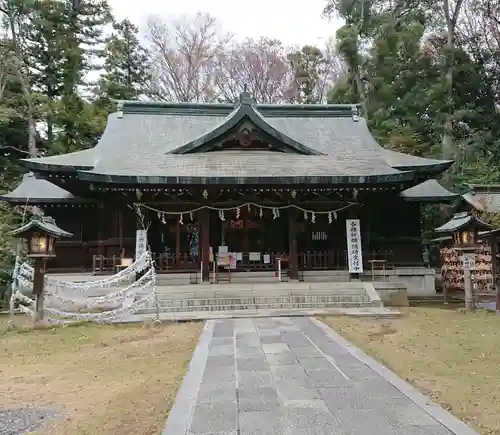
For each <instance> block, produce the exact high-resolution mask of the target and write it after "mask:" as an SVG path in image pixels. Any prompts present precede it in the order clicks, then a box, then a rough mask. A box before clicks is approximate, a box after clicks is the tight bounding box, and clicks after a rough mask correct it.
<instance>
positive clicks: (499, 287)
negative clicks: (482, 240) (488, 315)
mask: <svg viewBox="0 0 500 435" xmlns="http://www.w3.org/2000/svg"><path fill="white" fill-rule="evenodd" d="M497 244H498V240H497V237H496V234H493V235H491V236H490V247H491V275H492V276H493V288H494V289H495V293H496V311H497V313H499V314H500V279H499V278H498V276H497V274H498V271H497V254H498V249H497Z"/></svg>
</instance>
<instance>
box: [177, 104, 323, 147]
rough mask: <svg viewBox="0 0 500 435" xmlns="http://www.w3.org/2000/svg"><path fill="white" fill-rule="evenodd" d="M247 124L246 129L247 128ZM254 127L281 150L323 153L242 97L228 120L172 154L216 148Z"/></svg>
mask: <svg viewBox="0 0 500 435" xmlns="http://www.w3.org/2000/svg"><path fill="white" fill-rule="evenodd" d="M245 124H246V130H245ZM252 127H255V128H256V129H258V130H260V132H261V133H263V134H264V136H268V139H270V142H272V143H273V145H274V146H276V147H278V148H279V149H280V150H281V151H284V152H287V151H288V152H290V151H294V152H295V153H297V154H305V155H321V154H322V153H320V152H319V151H316V150H314V149H312V148H310V147H308V146H306V145H304V144H302V143H300V142H298V141H296V140H295V139H292V138H291V137H289V136H287V135H286V134H285V133H283V132H281V131H279V130H278V129H276V128H274V127H273V126H272V125H271V124H269V123H268V122H267V121H266V120H265V118H264V117H263V116H262V115H261V114H260V113H259V112H258V111H257V110H256V108H255V106H254V104H253V102H252V101H251V100H250V99H246V98H242V97H240V104H239V105H238V107H237V108H236V110H234V111H233V113H231V115H229V117H228V118H226V120H225V121H224V122H223V123H222V124H220V125H218V126H217V127H216V128H214V129H213V130H211V131H209V132H207V133H206V134H204V135H203V136H200V137H198V138H196V139H194V140H192V141H190V142H188V143H186V144H184V145H182V146H181V147H179V148H176V149H174V150H172V151H170V154H189V153H195V152H203V151H208V150H211V149H214V148H215V147H217V145H218V140H220V139H221V138H222V137H224V136H226V137H227V136H228V135H230V134H231V133H236V132H240V133H242V134H243V135H244V134H245V131H250V130H251V129H252Z"/></svg>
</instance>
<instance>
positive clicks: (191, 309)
mask: <svg viewBox="0 0 500 435" xmlns="http://www.w3.org/2000/svg"><path fill="white" fill-rule="evenodd" d="M363 307H370V304H369V303H354V302H344V303H302V304H293V303H283V304H231V305H229V304H228V305H206V306H182V307H180V306H177V307H175V306H160V307H159V310H160V313H176V312H196V311H200V312H201V311H239V310H241V311H244V310H276V309H328V308H363ZM155 312H156V308H155V307H148V308H142V309H141V310H139V311H138V312H137V314H154V313H155Z"/></svg>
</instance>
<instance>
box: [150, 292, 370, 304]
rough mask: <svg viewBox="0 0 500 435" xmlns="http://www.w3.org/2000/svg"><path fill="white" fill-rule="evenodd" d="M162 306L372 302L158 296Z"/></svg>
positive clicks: (330, 298) (364, 298)
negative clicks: (173, 297)
mask: <svg viewBox="0 0 500 435" xmlns="http://www.w3.org/2000/svg"><path fill="white" fill-rule="evenodd" d="M157 297H158V301H159V303H160V304H164V305H165V304H169V305H175V306H204V305H232V304H243V305H246V304H282V303H293V304H301V303H342V302H365V303H366V302H370V298H369V297H368V296H367V295H366V294H360V295H329V296H283V297H279V296H259V297H243V296H240V297H219V298H196V299H191V298H184V299H172V298H168V297H165V296H162V295H158V296H157Z"/></svg>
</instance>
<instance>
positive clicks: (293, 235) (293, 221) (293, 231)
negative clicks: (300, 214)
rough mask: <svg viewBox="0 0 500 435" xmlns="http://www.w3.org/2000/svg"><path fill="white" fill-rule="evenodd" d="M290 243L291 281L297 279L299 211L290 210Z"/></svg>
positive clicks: (289, 264)
mask: <svg viewBox="0 0 500 435" xmlns="http://www.w3.org/2000/svg"><path fill="white" fill-rule="evenodd" d="M288 242H289V253H288V254H289V258H288V261H289V263H288V266H289V267H290V279H297V278H298V275H297V210H295V209H293V208H290V209H288Z"/></svg>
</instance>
